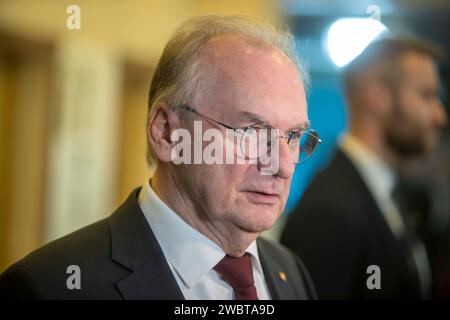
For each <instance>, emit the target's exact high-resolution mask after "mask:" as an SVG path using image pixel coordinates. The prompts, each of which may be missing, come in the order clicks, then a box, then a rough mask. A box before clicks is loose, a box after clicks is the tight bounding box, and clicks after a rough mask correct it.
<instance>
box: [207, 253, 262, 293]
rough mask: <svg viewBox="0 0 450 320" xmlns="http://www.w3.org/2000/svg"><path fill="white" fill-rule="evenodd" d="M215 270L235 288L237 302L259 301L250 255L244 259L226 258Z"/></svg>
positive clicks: (246, 255) (243, 257)
mask: <svg viewBox="0 0 450 320" xmlns="http://www.w3.org/2000/svg"><path fill="white" fill-rule="evenodd" d="M214 270H216V271H217V272H218V273H220V275H221V276H222V277H223V278H224V279H225V281H227V282H228V284H229V285H230V286H231V287H232V288H233V291H234V298H235V300H258V296H257V294H256V287H255V283H254V281H253V268H252V260H251V257H250V254H248V253H246V254H244V255H243V256H242V257H231V256H225V257H224V258H223V259H222V260H220V262H219V263H218V264H217V265H216V266H215V267H214Z"/></svg>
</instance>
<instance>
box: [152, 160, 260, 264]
mask: <svg viewBox="0 0 450 320" xmlns="http://www.w3.org/2000/svg"><path fill="white" fill-rule="evenodd" d="M180 184H181V183H178V182H177V179H176V177H174V176H173V175H171V174H170V170H164V169H160V168H158V169H157V170H156V171H155V174H154V175H153V177H152V179H151V181H150V187H151V188H152V189H153V191H154V192H155V193H156V194H157V195H158V197H159V198H160V199H161V200H162V201H163V202H164V203H165V204H166V205H167V206H168V207H169V208H170V209H172V211H173V212H175V213H176V214H177V215H178V216H179V217H180V218H181V219H183V220H184V221H185V222H186V223H187V224H189V225H190V226H191V227H192V228H194V229H195V230H197V231H198V232H200V233H202V234H203V235H204V236H206V237H207V238H208V239H210V240H211V241H213V242H215V243H216V244H217V245H219V246H220V247H221V248H222V250H223V251H224V252H225V253H226V254H228V255H231V256H242V255H243V254H244V253H245V251H246V250H247V248H248V247H249V246H250V245H251V244H252V242H254V241H255V240H256V239H257V238H258V236H259V235H260V233H254V232H248V231H246V230H242V229H240V228H238V227H237V226H235V225H234V224H232V223H230V222H229V221H226V220H222V219H219V218H217V219H215V220H212V219H211V218H209V215H208V214H207V213H206V212H201V209H200V208H199V206H196V205H195V203H194V202H193V201H192V200H191V198H190V197H189V195H188V194H187V193H186V192H185V191H184V190H183V189H184V188H182V187H181V186H180Z"/></svg>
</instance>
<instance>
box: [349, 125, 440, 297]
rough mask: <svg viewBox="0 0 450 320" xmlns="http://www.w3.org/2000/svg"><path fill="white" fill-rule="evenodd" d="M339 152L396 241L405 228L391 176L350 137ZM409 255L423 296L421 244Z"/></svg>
mask: <svg viewBox="0 0 450 320" xmlns="http://www.w3.org/2000/svg"><path fill="white" fill-rule="evenodd" d="M340 148H341V150H342V151H343V152H344V153H345V154H346V155H347V156H348V157H349V158H350V161H351V162H352V163H353V164H354V165H355V167H356V169H357V171H358V172H359V174H360V175H361V177H362V179H363V181H364V183H365V184H366V186H367V187H368V188H369V191H370V193H371V194H372V196H373V198H374V199H375V202H376V204H377V206H378V208H379V209H380V211H381V212H382V214H383V216H384V219H385V220H386V222H387V224H388V225H389V228H390V229H391V231H392V233H393V234H394V236H395V237H396V238H398V239H400V238H401V237H402V236H403V234H404V232H405V224H404V221H403V218H402V216H401V214H400V211H399V208H398V207H397V205H396V203H395V202H394V201H393V199H392V192H393V190H394V188H395V183H396V176H395V173H394V172H393V170H392V169H391V168H390V167H389V166H388V165H387V164H386V163H385V162H384V161H383V160H382V159H381V158H380V157H378V156H377V155H376V154H375V153H374V152H373V151H372V150H370V149H369V148H368V147H366V146H365V145H364V144H363V143H362V142H361V141H359V140H358V139H357V138H356V137H354V136H352V135H350V134H345V135H343V136H342V138H341V140H340ZM412 254H413V258H414V263H415V264H416V268H417V269H418V272H419V278H420V282H421V288H422V294H423V295H424V296H427V294H428V293H427V292H426V291H428V289H427V288H430V287H431V270H430V265H429V260H428V255H427V252H426V250H425V247H424V246H423V244H422V243H421V242H420V243H419V244H418V246H417V247H414V248H413V249H412Z"/></svg>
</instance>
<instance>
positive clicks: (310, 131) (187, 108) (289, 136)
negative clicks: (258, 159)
mask: <svg viewBox="0 0 450 320" xmlns="http://www.w3.org/2000/svg"><path fill="white" fill-rule="evenodd" d="M179 108H180V109H183V110H185V111H188V112H191V113H193V114H195V115H197V116H199V117H202V118H204V119H206V120H208V121H209V122H213V123H215V124H218V125H220V126H222V127H224V128H226V129H230V130H233V131H234V132H236V131H238V130H241V131H242V137H244V134H245V132H246V131H247V130H249V129H264V128H260V127H255V125H250V126H246V127H242V128H234V127H232V126H229V125H227V124H225V123H223V122H221V121H217V120H214V119H213V118H211V117H209V116H207V115H205V114H202V113H200V112H198V111H197V110H195V109H194V108H192V107H190V106H189V105H187V104H183V105H181V106H180V107H179ZM265 129H271V128H265ZM300 131H302V135H303V134H308V135H309V136H311V137H312V138H314V139H316V141H317V143H316V144H315V146H314V149H313V150H312V152H311V153H310V154H309V155H308V156H307V157H306V158H305V159H303V160H301V161H298V162H295V161H294V164H299V163H303V162H305V161H306V160H307V159H309V158H310V157H311V156H312V155H313V153H314V151H316V148H317V146H318V145H319V144H320V143H321V142H322V139H321V138H320V137H319V134H318V133H317V132H316V131H315V130H313V129H307V130H295V131H289V132H288V134H287V135H278V138H284V139H286V142H287V144H288V145H289V146H290V142H291V140H292V137H293V136H294V135H295V134H296V133H298V132H300ZM240 144H242V140H241V143H240ZM240 148H241V152H242V153H243V154H244V155H245V153H244V152H243V151H242V145H241V146H240ZM246 156H247V155H246ZM299 157H300V155H299Z"/></svg>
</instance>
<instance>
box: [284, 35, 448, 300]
mask: <svg viewBox="0 0 450 320" xmlns="http://www.w3.org/2000/svg"><path fill="white" fill-rule="evenodd" d="M438 57H439V55H438V52H437V50H435V49H434V48H432V47H431V46H429V45H428V44H427V43H425V42H423V41H422V40H418V39H412V38H411V39H407V38H399V37H388V38H382V39H380V40H376V41H374V42H372V43H371V44H370V45H369V46H368V47H367V48H366V49H365V50H364V52H363V53H362V54H361V55H359V56H358V57H357V58H355V59H354V60H353V61H352V62H350V64H349V65H348V66H347V67H346V68H345V69H344V74H343V78H344V79H343V81H344V88H345V93H346V97H347V101H348V105H349V109H350V114H351V115H350V128H349V132H348V133H347V134H345V135H344V136H343V137H342V138H341V140H340V144H339V148H338V150H337V151H336V153H335V155H334V157H333V159H332V161H331V163H330V164H329V165H328V166H327V167H326V168H325V169H324V170H323V171H322V172H321V173H319V174H318V175H317V177H316V178H315V179H314V180H313V182H312V183H311V185H310V186H309V187H308V189H307V190H306V192H305V194H304V196H303V198H302V200H301V201H300V204H299V207H298V208H297V209H296V210H295V212H294V213H293V214H292V215H291V216H290V217H289V220H288V223H287V227H286V229H285V231H284V233H283V235H282V243H284V244H285V245H287V246H288V247H290V248H291V249H293V250H295V251H296V252H297V253H298V254H299V255H300V256H301V257H303V258H304V260H305V263H306V264H307V266H308V268H309V269H310V270H311V275H312V278H313V281H314V282H315V283H316V286H317V291H318V295H319V297H320V298H325V299H364V298H388V299H392V298H394V299H398V298H413V299H418V298H431V297H432V288H433V275H432V271H431V270H432V269H431V265H430V260H429V255H428V253H427V250H426V248H425V245H424V243H423V241H422V240H421V238H420V236H419V234H418V232H417V230H416V228H415V226H414V221H413V216H412V212H411V207H410V206H409V205H408V201H407V197H406V196H405V193H404V192H402V189H401V184H400V181H399V180H400V179H399V176H398V174H397V173H398V172H400V170H401V168H402V167H404V166H405V162H407V161H408V160H410V159H414V158H417V157H421V156H424V155H426V154H428V153H430V152H431V151H432V150H433V148H434V147H435V146H436V142H437V138H438V136H439V130H440V129H441V128H442V127H443V126H444V125H445V124H446V122H447V115H446V113H445V110H444V108H443V106H442V104H441V101H440V95H439V92H440V83H439V77H438V72H437V68H436V64H435V62H436V59H437V58H438ZM371 265H375V266H377V267H379V269H380V280H381V282H380V283H381V287H380V288H377V289H373V288H369V287H368V285H367V279H368V278H369V276H370V275H371V274H372V272H370V271H368V270H370V269H368V267H369V266H371Z"/></svg>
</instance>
